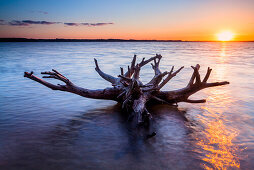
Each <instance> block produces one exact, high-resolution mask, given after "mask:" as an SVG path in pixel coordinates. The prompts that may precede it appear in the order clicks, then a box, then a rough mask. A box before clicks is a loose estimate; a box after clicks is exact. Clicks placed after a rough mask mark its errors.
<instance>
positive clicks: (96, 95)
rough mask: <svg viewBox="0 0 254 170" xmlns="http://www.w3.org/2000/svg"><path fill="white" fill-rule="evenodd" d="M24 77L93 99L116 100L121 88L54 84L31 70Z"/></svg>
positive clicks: (52, 87) (54, 88) (49, 86)
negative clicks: (89, 87) (35, 74)
mask: <svg viewBox="0 0 254 170" xmlns="http://www.w3.org/2000/svg"><path fill="white" fill-rule="evenodd" d="M43 73H45V72H43ZM47 73H48V72H47ZM51 73H52V72H51ZM51 73H49V74H51ZM62 76H63V75H62ZM24 77H27V78H29V79H31V80H34V81H36V82H38V83H40V84H42V85H44V86H46V87H48V88H50V89H52V90H60V91H66V92H70V93H75V94H78V95H80V96H83V97H87V98H93V99H107V100H116V101H117V100H118V99H117V96H118V95H119V94H120V93H121V90H120V89H117V88H106V89H98V90H89V89H85V88H82V87H78V86H76V85H74V84H73V83H68V84H67V83H66V85H54V84H51V83H49V82H47V81H45V80H43V79H40V78H38V77H36V76H34V75H33V72H31V73H28V72H25V73H24ZM63 77H64V76H63ZM69 82H70V81H69Z"/></svg>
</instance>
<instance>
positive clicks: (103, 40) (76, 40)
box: [0, 38, 181, 42]
mask: <svg viewBox="0 0 254 170" xmlns="http://www.w3.org/2000/svg"><path fill="white" fill-rule="evenodd" d="M0 42H181V40H134V39H129V40H125V39H58V38H57V39H28V38H0Z"/></svg>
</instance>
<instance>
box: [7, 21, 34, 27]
mask: <svg viewBox="0 0 254 170" xmlns="http://www.w3.org/2000/svg"><path fill="white" fill-rule="evenodd" d="M9 25H11V26H29V25H30V24H28V23H24V22H22V21H17V20H13V21H11V22H9Z"/></svg>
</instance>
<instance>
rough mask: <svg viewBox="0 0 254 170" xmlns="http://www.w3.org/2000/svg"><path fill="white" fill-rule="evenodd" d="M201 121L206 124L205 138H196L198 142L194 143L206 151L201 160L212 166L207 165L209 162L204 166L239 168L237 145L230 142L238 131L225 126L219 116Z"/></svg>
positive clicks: (210, 112)
mask: <svg viewBox="0 0 254 170" xmlns="http://www.w3.org/2000/svg"><path fill="white" fill-rule="evenodd" d="M203 109H205V110H207V111H208V113H209V114H215V113H213V112H212V111H209V109H208V108H206V107H204V108H203ZM214 116H215V115H213V117H214ZM202 122H203V123H205V124H206V125H207V127H206V129H205V132H204V135H205V139H204V140H199V139H197V141H198V142H197V143H196V144H197V145H198V146H200V147H201V148H202V150H203V152H205V153H206V154H205V157H204V158H203V159H202V160H203V161H205V162H207V163H209V164H211V165H212V167H209V164H204V165H203V166H204V168H205V169H212V168H215V169H227V168H229V167H232V168H233V167H234V168H240V163H239V159H238V157H237V151H238V147H237V146H236V145H235V144H233V143H232V140H233V139H234V138H235V137H236V136H237V135H238V132H237V131H236V130H234V129H232V128H231V129H229V127H226V126H225V125H224V122H223V120H221V119H220V118H219V116H218V117H217V118H216V119H215V120H213V121H210V122H209V121H207V120H203V121H202Z"/></svg>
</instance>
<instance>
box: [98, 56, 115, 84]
mask: <svg viewBox="0 0 254 170" xmlns="http://www.w3.org/2000/svg"><path fill="white" fill-rule="evenodd" d="M94 62H95V66H96V67H95V70H96V71H97V73H98V74H99V75H100V76H101V77H102V78H103V79H104V80H107V81H109V82H110V83H112V84H115V83H116V81H117V78H115V77H113V76H111V75H109V74H106V73H104V72H102V71H101V69H100V67H99V65H98V62H97V60H96V59H94Z"/></svg>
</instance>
